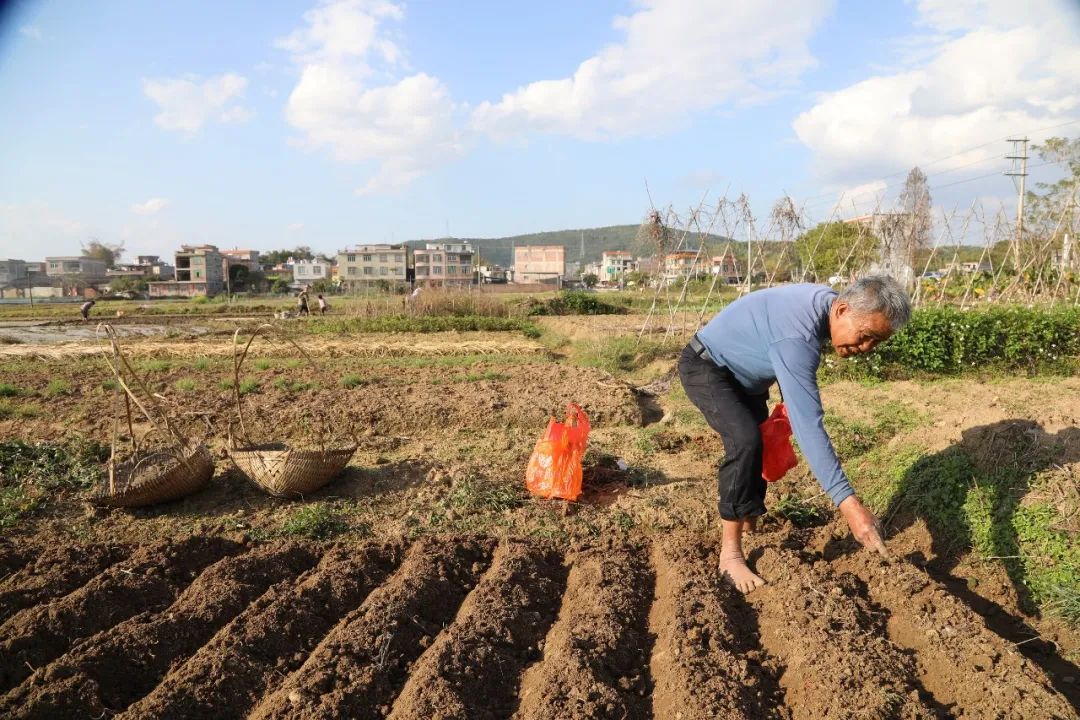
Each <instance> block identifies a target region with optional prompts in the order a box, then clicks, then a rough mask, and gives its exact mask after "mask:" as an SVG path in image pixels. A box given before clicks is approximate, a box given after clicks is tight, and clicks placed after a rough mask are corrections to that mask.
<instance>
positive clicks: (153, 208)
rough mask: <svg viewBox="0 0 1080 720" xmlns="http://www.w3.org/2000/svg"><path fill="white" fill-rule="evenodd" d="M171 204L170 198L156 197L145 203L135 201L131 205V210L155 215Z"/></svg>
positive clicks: (138, 213) (140, 213)
mask: <svg viewBox="0 0 1080 720" xmlns="http://www.w3.org/2000/svg"><path fill="white" fill-rule="evenodd" d="M168 204H169V199H168V198H161V197H155V198H150V199H149V200H147V201H146V202H144V203H135V204H134V205H132V206H131V212H133V213H135V214H136V215H153V214H154V213H156V212H157V211H158V210H161V209H162V208H163V207H165V206H166V205H168Z"/></svg>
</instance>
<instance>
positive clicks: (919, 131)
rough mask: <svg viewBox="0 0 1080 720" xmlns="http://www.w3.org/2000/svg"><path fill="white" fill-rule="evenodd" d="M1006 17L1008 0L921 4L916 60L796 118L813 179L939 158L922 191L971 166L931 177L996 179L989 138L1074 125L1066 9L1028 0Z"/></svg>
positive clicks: (1076, 45)
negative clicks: (986, 176) (992, 174)
mask: <svg viewBox="0 0 1080 720" xmlns="http://www.w3.org/2000/svg"><path fill="white" fill-rule="evenodd" d="M1016 7H1017V6H1016V5H1015V3H1013V2H1011V0H921V1H920V2H919V3H918V5H917V11H918V14H919V21H918V23H917V24H918V25H919V26H920V28H925V29H926V30H927V31H928V33H929V34H928V35H926V36H923V37H922V38H921V40H919V41H918V42H912V43H908V44H907V46H908V47H911V46H914V45H918V46H919V47H920V51H919V52H918V53H916V54H910V53H909V54H908V55H907V56H906V57H905V58H904V61H905V64H904V66H903V67H900V68H897V69H895V70H893V71H891V72H888V73H881V74H878V75H875V76H873V77H868V78H866V79H864V80H862V81H860V82H857V83H855V84H853V85H850V86H848V87H845V88H842V89H840V90H837V91H835V92H830V93H826V94H824V95H822V96H821V97H820V98H819V99H818V101H817V103H816V104H815V105H814V106H813V107H812V108H810V109H809V110H807V111H806V112H804V113H802V114H801V115H799V116H798V118H796V120H795V122H794V128H795V132H796V134H797V136H798V138H799V139H800V140H801V141H802V142H803V143H804V144H805V145H806V146H807V147H809V148H810V149H811V151H812V152H813V153H814V163H815V166H816V171H817V174H818V176H819V177H820V178H821V179H822V180H824V181H825V182H829V183H836V184H839V185H845V184H852V183H858V182H860V181H865V179H866V178H867V177H875V176H876V177H882V176H883V175H886V174H892V173H898V172H900V173H902V172H903V171H906V170H907V169H908V168H910V167H912V166H913V165H917V164H920V163H922V164H925V163H926V162H927V161H931V160H936V159H938V158H942V159H943V160H942V161H941V162H935V163H934V165H933V167H932V168H926V170H927V172H928V174H930V175H931V189H933V185H934V179H933V174H934V173H938V172H941V171H943V170H960V169H961V168H962V167H966V166H967V167H970V168H971V169H970V170H968V169H965V170H964V171H963V172H956V173H950V175H948V176H945V178H943V179H942V182H951V181H955V180H958V179H963V178H965V177H967V176H972V177H973V176H975V175H978V174H980V172H979V171H980V170H981V171H982V173H983V174H985V173H987V172H992V171H993V170H994V169H995V168H997V169H1004V168H1005V161H1004V160H1003V159H1001V157H1000V156H1003V155H1004V154H1005V153H1006V150H1008V146H1007V145H1006V144H1005V143H1004V142H992V141H994V140H995V139H996V138H1004V137H1005V136H1006V135H1009V134H1012V133H1023V132H1029V131H1032V130H1035V129H1038V128H1042V127H1048V126H1052V125H1056V124H1060V123H1064V122H1068V121H1070V120H1075V119H1077V118H1078V117H1080V86H1078V85H1077V83H1076V82H1075V81H1076V78H1078V77H1080V42H1078V39H1077V36H1076V31H1075V27H1077V23H1076V20H1077V19H1078V18H1077V17H1076V16H1077V13H1076V11H1075V10H1073V9H1071V8H1069V7H1067V6H1066V4H1065V2H1064V1H1063V0H1033V2H1031V3H1027V4H1025V6H1024V12H1023V13H1017V12H1016ZM1059 132H1060V131H1059ZM1043 135H1045V133H1043ZM986 142H991V143H992V144H990V145H989V146H987V147H981V148H975V149H972V150H969V151H966V152H961V151H964V150H965V149H967V148H973V147H974V146H976V145H981V144H983V143H986ZM950 155H952V156H953V157H947V156H950ZM995 155H996V156H997V157H995ZM945 158H947V159H945ZM890 182H892V183H893V184H896V183H902V182H903V176H902V175H900V176H899V177H896V178H894V179H893V180H892V181H890ZM972 189H973V190H975V189H976V188H972Z"/></svg>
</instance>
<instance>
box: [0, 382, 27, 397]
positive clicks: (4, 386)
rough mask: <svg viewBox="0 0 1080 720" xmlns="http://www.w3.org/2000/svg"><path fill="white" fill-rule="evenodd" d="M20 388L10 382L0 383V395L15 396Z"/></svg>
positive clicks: (18, 393) (19, 391) (19, 392)
mask: <svg viewBox="0 0 1080 720" xmlns="http://www.w3.org/2000/svg"><path fill="white" fill-rule="evenodd" d="M21 394H22V390H21V389H20V388H18V387H17V386H15V385H12V384H11V383H0V397H16V396H17V395H21Z"/></svg>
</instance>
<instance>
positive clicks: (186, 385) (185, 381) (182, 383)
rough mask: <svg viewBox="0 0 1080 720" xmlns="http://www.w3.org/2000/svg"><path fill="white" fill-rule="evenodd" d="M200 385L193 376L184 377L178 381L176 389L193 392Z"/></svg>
mask: <svg viewBox="0 0 1080 720" xmlns="http://www.w3.org/2000/svg"><path fill="white" fill-rule="evenodd" d="M198 387H199V386H198V384H197V383H196V382H195V381H194V380H192V379H191V378H182V379H180V380H177V381H176V389H177V390H182V391H184V392H191V391H193V390H195V389H196V388H198Z"/></svg>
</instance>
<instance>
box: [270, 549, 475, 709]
mask: <svg viewBox="0 0 1080 720" xmlns="http://www.w3.org/2000/svg"><path fill="white" fill-rule="evenodd" d="M493 545H494V543H493V542H490V541H483V542H477V541H472V540H467V541H457V540H454V539H433V538H426V539H423V540H420V541H419V542H417V543H416V544H414V545H413V546H412V548H410V549H409V551H408V553H407V554H406V556H405V560H404V561H403V562H402V564H401V567H400V568H399V569H398V571H397V572H396V573H394V575H393V576H392V577H391V578H390V580H388V581H387V582H386V584H384V585H383V586H381V587H379V588H377V589H375V590H374V591H372V593H371V594H370V595H369V596H368V598H367V600H365V601H364V603H363V604H362V605H361V606H360V607H359V608H357V609H356V610H355V611H353V612H352V613H350V614H349V615H347V616H346V617H345V618H344V619H343V620H342V621H341V622H340V623H339V624H338V625H337V626H336V627H335V628H334V629H333V630H331V631H330V633H329V634H328V635H327V636H326V638H325V639H324V640H323V641H322V642H321V643H319V645H318V647H316V648H315V650H314V651H313V652H312V654H311V655H310V656H309V657H308V659H307V660H306V661H305V662H304V664H303V665H302V666H301V667H300V669H299V670H297V671H296V672H294V673H293V674H292V675H290V676H289V677H288V678H287V679H286V680H285V682H284V683H283V684H282V685H281V686H280V687H279V688H277V689H276V692H274V693H273V694H272V695H270V696H269V697H267V698H266V699H265V700H263V702H261V703H260V704H259V705H258V706H257V707H256V708H255V710H254V711H253V712H252V713H251V715H250V716H249V717H251V718H264V719H265V718H311V719H316V718H318V719H320V720H321V719H322V718H355V719H356V720H367V719H369V718H382V717H383V716H385V715H386V713H387V712H389V703H390V702H392V701H393V699H394V697H395V695H397V693H398V691H399V690H400V689H401V686H402V685H403V684H404V683H405V679H406V677H407V676H408V673H409V669H410V666H411V665H412V663H413V662H414V661H415V660H416V658H417V657H419V656H420V654H421V653H422V652H423V651H424V648H426V647H428V646H429V645H430V644H431V640H432V638H434V637H435V636H436V635H438V634H439V632H440V631H441V630H442V628H443V627H444V626H445V625H446V624H447V623H449V622H450V621H452V620H453V618H454V615H455V612H456V610H457V609H458V607H459V606H460V605H461V603H462V601H463V600H464V599H465V597H466V596H467V595H468V593H469V591H470V590H471V589H472V588H473V586H474V585H475V584H476V582H477V581H478V580H479V578H480V576H481V574H482V573H483V572H484V568H485V567H486V566H487V564H488V562H489V561H490V559H491V550H492V547H493Z"/></svg>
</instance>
